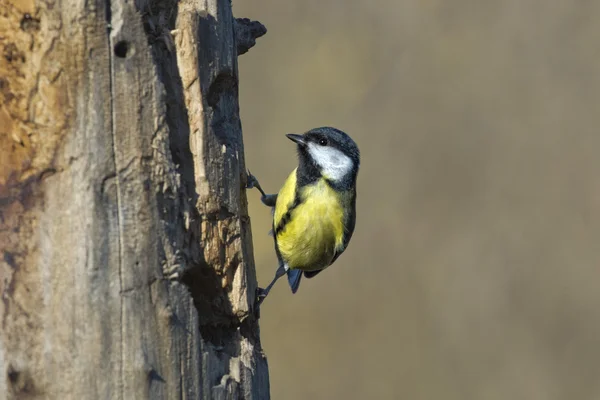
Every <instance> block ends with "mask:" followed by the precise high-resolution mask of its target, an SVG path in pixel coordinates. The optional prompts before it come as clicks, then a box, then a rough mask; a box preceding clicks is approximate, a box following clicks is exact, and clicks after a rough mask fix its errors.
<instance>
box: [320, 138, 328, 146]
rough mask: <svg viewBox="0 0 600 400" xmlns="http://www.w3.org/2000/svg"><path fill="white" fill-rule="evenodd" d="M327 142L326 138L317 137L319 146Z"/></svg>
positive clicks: (325, 144)
mask: <svg viewBox="0 0 600 400" xmlns="http://www.w3.org/2000/svg"><path fill="white" fill-rule="evenodd" d="M328 143H329V142H328V141H327V139H325V138H323V139H319V144H320V145H321V146H327V144H328Z"/></svg>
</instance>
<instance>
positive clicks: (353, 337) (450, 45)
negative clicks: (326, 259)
mask: <svg viewBox="0 0 600 400" xmlns="http://www.w3.org/2000/svg"><path fill="white" fill-rule="evenodd" d="M233 6H234V12H235V15H236V16H238V17H250V18H254V19H258V20H260V21H261V22H263V23H264V24H265V25H266V26H267V28H268V29H269V32H268V34H267V35H266V36H265V37H264V38H261V39H259V43H258V44H257V46H256V47H255V48H253V49H252V50H251V51H250V52H249V53H248V54H247V55H244V56H242V57H241V58H240V65H239V68H240V75H241V84H240V85H241V87H240V94H241V113H242V122H243V128H244V134H245V137H244V140H245V146H246V151H247V158H246V162H247V165H248V166H249V167H250V168H251V170H252V172H253V173H254V174H255V175H256V176H257V177H258V178H259V179H260V180H261V183H262V185H263V187H264V188H265V189H266V190H267V191H276V190H277V189H278V188H279V186H280V185H281V184H282V183H283V180H284V179H285V177H286V176H287V174H288V173H289V172H290V171H291V169H293V168H294V166H295V165H296V159H295V150H294V147H293V145H292V143H291V142H290V141H288V140H287V139H286V138H285V137H284V136H283V135H284V134H285V133H289V132H303V131H305V130H308V129H310V128H313V127H317V126H322V125H332V126H335V127H338V128H341V129H343V130H345V131H347V132H348V133H349V134H350V135H351V136H353V137H354V138H355V140H356V141H357V143H358V144H359V147H360V148H361V151H362V169H361V172H360V174H359V180H358V184H359V192H358V193H359V197H358V223H357V229H356V233H355V235H354V237H353V239H352V242H351V244H350V247H349V249H348V250H347V251H346V253H345V254H344V255H343V256H342V257H340V259H339V260H338V261H337V262H336V264H335V265H334V266H333V267H332V268H331V269H329V270H327V271H325V272H324V273H322V274H321V275H319V276H318V277H317V278H315V279H313V280H304V281H303V282H302V285H301V287H300V291H299V292H298V293H297V294H296V295H294V296H292V295H291V292H290V290H289V288H288V286H287V283H286V282H284V281H283V280H282V281H281V282H279V283H278V285H277V286H276V287H275V289H274V291H273V292H272V294H271V296H270V297H269V299H268V300H267V301H266V302H265V304H264V306H263V309H262V320H261V328H262V343H263V346H264V348H265V351H266V353H267V356H268V359H269V365H270V372H271V388H272V396H273V398H274V399H292V400H293V399H309V398H310V399H367V398H377V399H399V398H402V399H444V400H446V399H461V400H464V399H476V400H480V399H486V400H487V399H490V400H495V399H498V400H504V399H528V400H535V399H544V400H548V399H550V400H552V399H561V400H562V399H599V398H600V306H599V305H600V156H599V152H600V133H599V132H598V123H599V122H600V116H599V114H598V113H599V112H600V46H599V44H598V39H599V38H600V24H599V23H598V21H599V19H600V2H598V1H577V2H568V1H564V0H530V1H522V0H508V1H502V2H500V1H496V2H490V1H477V0H472V1H467V0H457V1H452V2H448V1H440V0H428V1H424V0H421V1H417V0H406V1H397V0H383V1H378V2H370V1H358V0H305V1H281V0H262V1H250V0H236V1H234V4H233ZM249 201H250V215H251V217H252V225H253V232H254V244H255V253H256V261H257V268H258V277H259V282H260V283H261V285H263V286H264V285H266V284H267V283H268V282H269V281H270V280H271V278H272V277H273V274H274V271H275V268H276V258H275V254H274V252H273V249H272V238H271V237H269V236H268V235H267V231H268V230H269V228H270V227H269V217H270V214H269V211H268V209H267V208H265V207H263V206H262V205H261V204H260V201H259V195H258V192H251V193H250V194H249Z"/></svg>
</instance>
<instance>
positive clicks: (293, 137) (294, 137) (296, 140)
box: [285, 133, 306, 146]
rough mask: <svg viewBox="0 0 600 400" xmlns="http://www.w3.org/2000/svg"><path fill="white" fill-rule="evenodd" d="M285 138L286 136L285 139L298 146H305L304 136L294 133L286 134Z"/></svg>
mask: <svg viewBox="0 0 600 400" xmlns="http://www.w3.org/2000/svg"><path fill="white" fill-rule="evenodd" d="M285 136H287V138H288V139H290V140H291V141H292V142H294V143H298V144H299V145H300V146H304V145H306V140H304V136H302V135H296V134H294V133H288V134H287V135H285Z"/></svg>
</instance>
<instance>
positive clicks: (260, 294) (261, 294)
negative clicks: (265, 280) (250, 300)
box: [256, 264, 287, 306]
mask: <svg viewBox="0 0 600 400" xmlns="http://www.w3.org/2000/svg"><path fill="white" fill-rule="evenodd" d="M286 272H287V268H286V267H285V264H281V265H280V266H279V268H277V271H276V272H275V278H273V280H272V281H271V283H269V286H267V287H266V288H264V289H261V288H258V290H257V293H256V296H257V299H258V300H257V305H259V306H260V305H261V304H262V302H263V301H264V300H265V298H266V297H267V295H268V294H269V292H270V291H271V288H272V287H273V285H275V282H277V280H278V279H279V278H281V277H282V276H284V275H285V273H286Z"/></svg>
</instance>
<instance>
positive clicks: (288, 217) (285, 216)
mask: <svg viewBox="0 0 600 400" xmlns="http://www.w3.org/2000/svg"><path fill="white" fill-rule="evenodd" d="M301 203H302V201H301V200H300V196H298V193H296V196H295V197H294V202H293V203H292V205H291V206H290V208H288V210H287V211H286V212H285V214H283V216H282V217H281V219H280V220H279V223H278V224H277V226H276V227H275V229H274V231H275V236H277V234H278V233H279V232H281V231H282V230H283V229H284V228H285V226H286V225H287V224H288V222H290V220H291V219H292V211H294V209H295V208H296V207H298V206H299V205H300V204H301Z"/></svg>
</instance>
